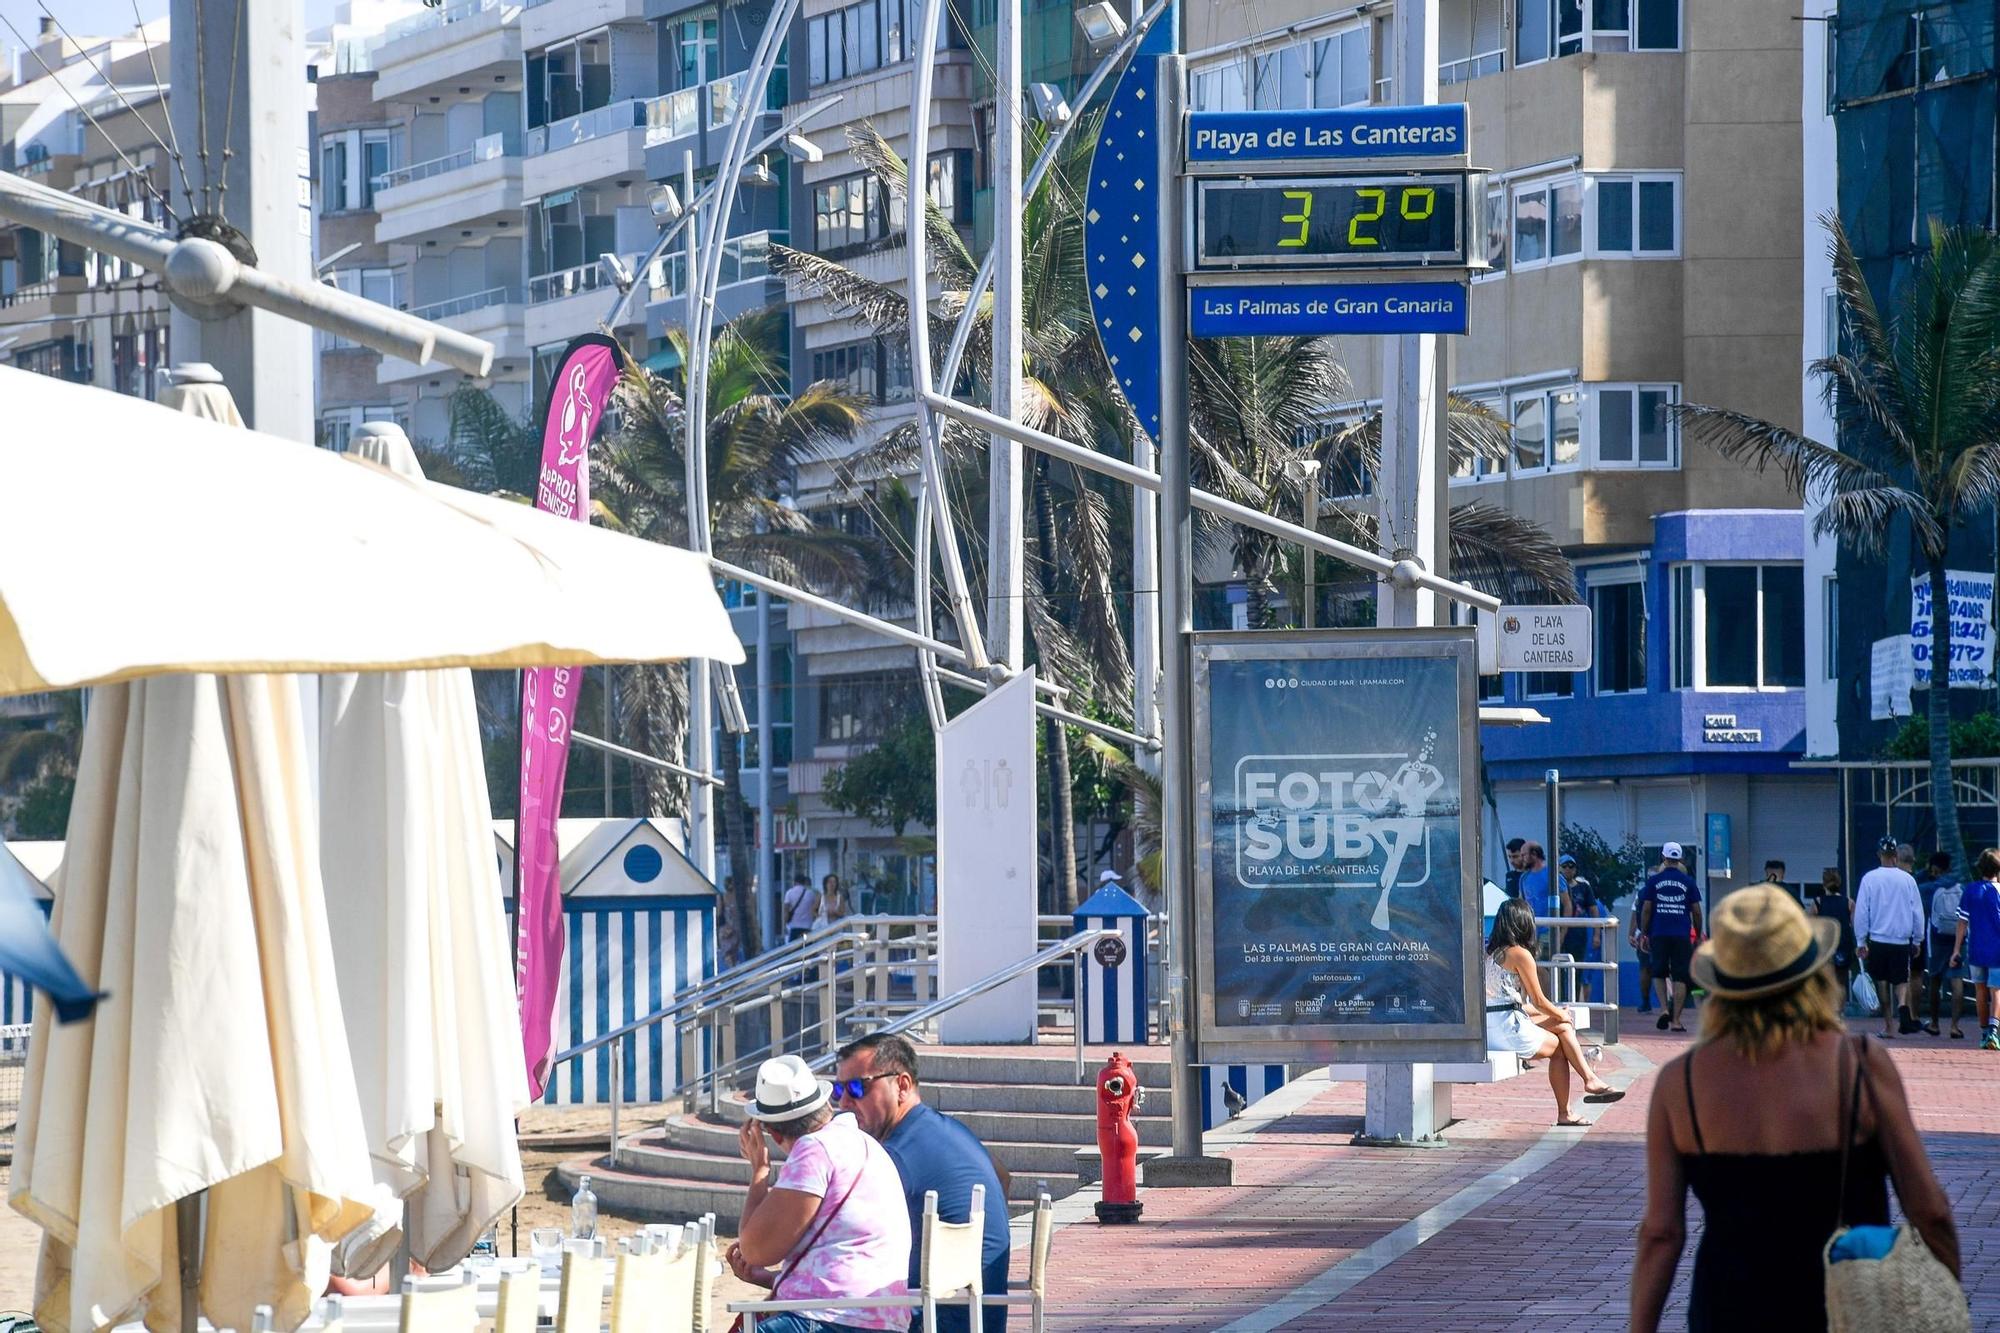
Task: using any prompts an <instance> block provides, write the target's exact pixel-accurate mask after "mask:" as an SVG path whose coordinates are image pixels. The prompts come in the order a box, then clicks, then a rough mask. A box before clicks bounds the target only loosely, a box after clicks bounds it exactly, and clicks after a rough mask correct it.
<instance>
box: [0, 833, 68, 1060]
mask: <svg viewBox="0 0 2000 1333" xmlns="http://www.w3.org/2000/svg"><path fill="white" fill-rule="evenodd" d="M0 856H11V857H12V858H13V859H14V863H15V864H16V865H18V866H20V868H21V869H22V870H24V871H26V872H27V880H28V883H29V888H30V891H31V892H33V893H34V895H35V901H36V902H37V903H39V904H40V905H41V909H42V914H43V915H44V916H46V915H47V914H48V913H49V911H50V910H51V909H53V908H54V906H55V895H54V894H53V893H51V892H50V891H49V886H50V885H51V884H53V883H55V877H56V872H57V871H58V870H60V869H62V859H63V845H62V844H61V843H60V842H9V843H0ZM34 1021H35V992H34V990H33V989H32V988H31V987H30V986H29V985H28V983H27V982H25V981H21V980H19V979H18V978H16V977H13V976H10V975H9V974H7V973H5V972H0V1027H12V1026H13V1025H14V1024H16V1023H32V1022H34Z"/></svg>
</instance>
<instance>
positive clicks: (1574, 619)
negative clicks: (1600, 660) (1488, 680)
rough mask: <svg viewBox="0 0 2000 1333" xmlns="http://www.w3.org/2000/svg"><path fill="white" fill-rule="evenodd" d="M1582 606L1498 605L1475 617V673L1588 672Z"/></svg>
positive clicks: (1585, 610)
mask: <svg viewBox="0 0 2000 1333" xmlns="http://www.w3.org/2000/svg"><path fill="white" fill-rule="evenodd" d="M1594 642H1595V640H1594V639H1593V637H1592V635H1591V632H1590V608H1589V607H1587V606H1503V607H1501V608H1500V609H1499V610H1498V611H1497V612H1495V613H1494V614H1492V615H1490V616H1489V615H1484V614H1482V615H1481V616H1480V617H1479V671H1480V674H1481V675H1487V676H1490V675H1493V674H1495V673H1497V672H1501V671H1588V670H1590V667H1591V650H1592V645H1593V643H1594Z"/></svg>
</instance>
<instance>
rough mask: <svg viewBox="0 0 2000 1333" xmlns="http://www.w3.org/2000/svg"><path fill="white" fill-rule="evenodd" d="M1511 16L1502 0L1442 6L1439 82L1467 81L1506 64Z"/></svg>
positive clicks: (1463, 0)
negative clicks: (1507, 33) (1507, 36)
mask: <svg viewBox="0 0 2000 1333" xmlns="http://www.w3.org/2000/svg"><path fill="white" fill-rule="evenodd" d="M1506 28H1507V20H1506V15H1505V6H1504V5H1503V3H1502V0H1458V3H1456V4H1445V5H1441V6H1439V13H1438V82H1439V83H1440V84H1442V85H1446V86H1449V85H1451V84H1454V83H1465V82H1467V81H1468V80H1471V79H1477V78H1481V77H1483V76H1485V75H1488V74H1498V73H1499V72H1500V71H1501V70H1502V69H1504V68H1505V67H1506V54H1507V52H1506V46H1507V39H1506V36H1505V33H1506Z"/></svg>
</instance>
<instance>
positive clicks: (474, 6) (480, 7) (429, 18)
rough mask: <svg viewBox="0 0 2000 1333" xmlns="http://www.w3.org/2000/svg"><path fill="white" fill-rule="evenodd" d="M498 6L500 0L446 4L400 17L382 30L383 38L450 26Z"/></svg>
mask: <svg viewBox="0 0 2000 1333" xmlns="http://www.w3.org/2000/svg"><path fill="white" fill-rule="evenodd" d="M498 8H500V0H460V3H458V4H455V5H446V6H445V7H443V8H442V9H432V10H428V11H426V12H424V13H422V14H413V15H411V16H410V17H409V18H406V19H399V20H397V21H396V22H394V23H391V24H390V25H389V26H388V27H386V28H384V29H383V30H382V40H383V42H385V43H387V42H393V41H396V40H398V39H400V38H404V37H408V36H410V35H411V34H412V33H419V32H424V31H427V30H429V29H431V28H448V27H450V26H451V25H452V24H454V23H460V22H463V21H464V20H466V19H469V18H471V17H473V16H474V15H475V14H483V13H485V12H486V11H487V10H489V9H498Z"/></svg>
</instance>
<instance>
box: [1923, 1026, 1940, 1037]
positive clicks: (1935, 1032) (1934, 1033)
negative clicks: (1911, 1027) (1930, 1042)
mask: <svg viewBox="0 0 2000 1333" xmlns="http://www.w3.org/2000/svg"><path fill="white" fill-rule="evenodd" d="M1924 1031H1926V1032H1928V1033H1930V1034H1931V1035H1932V1036H1933V1037H1935V1036H1937V1035H1938V1025H1937V1024H1935V1023H1926V1024H1924Z"/></svg>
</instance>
